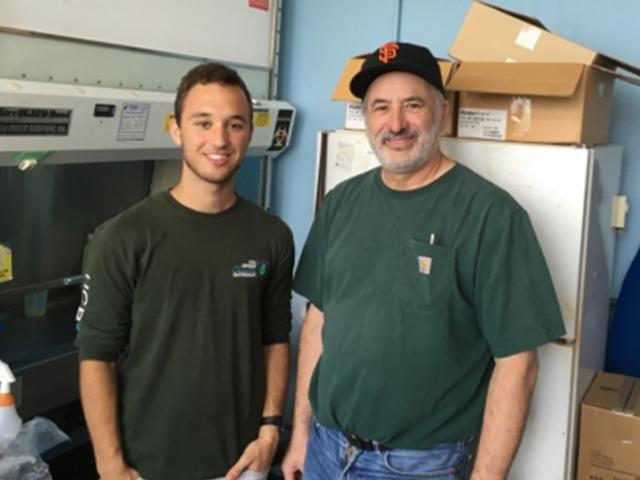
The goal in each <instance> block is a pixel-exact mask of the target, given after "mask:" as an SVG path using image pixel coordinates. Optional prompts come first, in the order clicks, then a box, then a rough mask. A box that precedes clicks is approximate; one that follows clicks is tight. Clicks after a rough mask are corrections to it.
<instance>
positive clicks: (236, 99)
mask: <svg viewBox="0 0 640 480" xmlns="http://www.w3.org/2000/svg"><path fill="white" fill-rule="evenodd" d="M250 112H251V110H250V107H249V104H248V102H247V98H246V97H245V95H244V93H243V91H242V89H241V88H240V87H236V86H231V85H220V84H217V83H210V84H207V85H202V84H197V85H195V86H194V87H193V88H191V90H189V93H187V95H186V97H185V99H184V104H183V106H182V115H181V120H180V126H178V124H177V122H176V121H175V119H174V121H173V122H172V124H171V137H172V138H173V141H174V142H175V143H176V144H177V145H178V146H179V147H182V158H183V162H184V164H183V180H184V179H188V178H192V179H194V180H196V181H204V182H207V183H210V184H216V185H226V184H229V183H231V184H232V183H233V175H234V174H235V172H236V171H237V170H238V168H239V167H240V165H241V163H242V160H243V159H244V156H245V154H246V152H247V147H248V146H249V142H250V141H251V133H252V130H253V127H252V122H251V118H250ZM186 177H188V178H186Z"/></svg>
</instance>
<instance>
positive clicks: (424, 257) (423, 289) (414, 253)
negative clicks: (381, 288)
mask: <svg viewBox="0 0 640 480" xmlns="http://www.w3.org/2000/svg"><path fill="white" fill-rule="evenodd" d="M452 272H453V252H452V249H450V248H449V247H446V246H442V245H432V244H431V243H429V242H427V241H422V240H416V239H414V238H410V239H409V240H407V242H406V244H405V245H404V247H403V248H402V249H401V251H400V256H399V259H398V266H397V268H396V273H395V277H394V280H393V287H392V290H391V291H392V295H393V296H394V297H395V298H396V299H398V300H400V301H402V302H404V303H406V304H408V305H410V306H412V307H415V308H418V309H429V308H432V307H434V306H436V305H442V304H444V303H446V301H447V300H448V299H449V295H450V294H451V289H452V288H453V285H452V283H451V282H452V279H453V275H452Z"/></svg>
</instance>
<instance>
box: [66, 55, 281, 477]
mask: <svg viewBox="0 0 640 480" xmlns="http://www.w3.org/2000/svg"><path fill="white" fill-rule="evenodd" d="M252 128H253V127H252V104H251V97H250V95H249V92H248V90H247V88H246V86H245V84H244V82H243V81H242V80H241V78H240V77H239V76H238V74H237V73H236V72H235V71H234V70H232V69H230V68H228V67H226V66H224V65H220V64H204V65H200V66H198V67H196V68H194V69H192V70H191V71H190V72H189V73H187V75H186V76H185V77H184V78H183V79H182V82H181V84H180V86H179V88H178V93H177V96H176V101H175V118H174V120H172V123H171V136H172V138H173V140H174V142H175V143H176V144H177V145H178V146H180V147H181V149H182V171H181V177H180V181H179V182H178V184H177V185H176V186H175V187H174V188H172V189H170V190H169V191H166V192H162V193H160V194H157V195H154V196H152V197H149V198H147V199H146V200H144V201H142V202H140V203H139V204H137V205H135V206H133V207H131V208H130V209H128V210H126V211H125V212H123V213H122V214H120V215H118V216H117V217H115V218H113V219H111V220H109V221H108V222H106V223H105V224H104V225H102V226H101V227H99V228H98V229H97V230H96V232H95V234H94V235H93V237H92V239H91V241H90V242H89V245H88V247H87V254H86V258H85V268H86V270H85V278H86V281H85V285H84V286H83V291H84V294H85V295H83V299H82V302H81V305H80V308H79V310H78V320H80V321H81V323H80V329H79V334H78V340H77V343H78V346H79V349H80V360H81V364H80V387H81V396H82V402H83V407H84V411H85V415H86V419H87V423H88V426H89V431H90V434H91V439H92V442H93V446H94V451H95V456H96V464H97V469H98V472H99V473H100V476H101V479H102V480H116V479H117V480H121V479H123V480H124V479H127V480H137V479H138V478H139V477H141V478H144V479H145V480H200V479H212V478H222V476H225V475H226V476H225V478H226V479H227V480H233V479H236V478H241V479H245V478H246V479H265V478H267V470H268V468H269V466H270V464H271V461H272V458H273V455H274V453H275V450H276V446H277V443H278V438H279V424H280V422H281V414H282V405H283V401H284V396H285V390H286V385H287V379H288V371H289V347H288V339H289V329H290V323H291V319H290V295H291V293H290V287H291V270H292V264H293V241H292V236H291V232H290V231H289V229H288V228H287V226H286V225H285V224H284V223H283V222H282V221H280V220H279V219H278V218H276V217H274V216H273V215H270V214H268V213H266V212H265V211H263V210H262V209H260V208H259V207H257V206H256V205H254V204H252V203H250V202H249V201H247V200H244V199H243V198H241V197H239V196H238V195H236V193H235V192H234V174H235V172H236V171H237V169H238V168H239V167H240V165H241V163H242V161H243V158H244V156H245V153H246V151H247V147H248V145H249V142H250V140H251V134H252Z"/></svg>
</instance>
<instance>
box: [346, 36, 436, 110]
mask: <svg viewBox="0 0 640 480" xmlns="http://www.w3.org/2000/svg"><path fill="white" fill-rule="evenodd" d="M389 72H409V73H413V74H414V75H417V76H418V77H420V78H422V79H423V80H425V81H426V82H428V83H429V84H431V85H433V87H435V88H436V89H437V90H439V91H440V92H442V94H443V95H444V87H443V85H442V76H441V75H440V67H439V66H438V61H437V60H436V58H435V57H434V56H433V55H432V53H431V52H430V51H429V49H428V48H426V47H421V46H420V45H414V44H412V43H401V42H388V43H385V44H384V45H382V46H381V47H380V48H377V49H376V50H374V51H373V52H371V53H370V54H369V55H368V56H367V58H366V59H365V61H364V63H363V64H362V67H361V68H360V71H359V72H358V73H357V74H356V75H355V76H354V77H353V78H352V79H351V83H349V89H350V90H351V93H353V94H354V95H355V96H356V97H358V98H360V99H362V98H364V95H365V94H366V93H367V89H368V88H369V85H371V83H372V82H373V81H374V80H375V79H376V78H378V77H379V76H380V75H383V74H385V73H389Z"/></svg>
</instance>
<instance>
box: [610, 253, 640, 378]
mask: <svg viewBox="0 0 640 480" xmlns="http://www.w3.org/2000/svg"><path fill="white" fill-rule="evenodd" d="M605 370H606V371H607V372H613V373H621V374H623V375H630V376H633V377H640V250H638V252H637V253H636V256H635V258H634V259H633V262H631V266H630V267H629V271H628V272H627V274H626V276H625V277H624V281H623V282H622V288H621V289H620V295H619V296H618V301H617V302H616V306H615V310H614V312H613V320H612V322H611V329H610V331H609V337H608V339H607V356H606V360H605Z"/></svg>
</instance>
